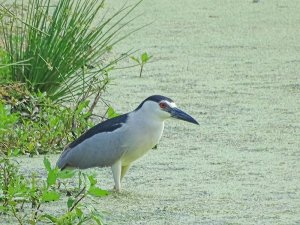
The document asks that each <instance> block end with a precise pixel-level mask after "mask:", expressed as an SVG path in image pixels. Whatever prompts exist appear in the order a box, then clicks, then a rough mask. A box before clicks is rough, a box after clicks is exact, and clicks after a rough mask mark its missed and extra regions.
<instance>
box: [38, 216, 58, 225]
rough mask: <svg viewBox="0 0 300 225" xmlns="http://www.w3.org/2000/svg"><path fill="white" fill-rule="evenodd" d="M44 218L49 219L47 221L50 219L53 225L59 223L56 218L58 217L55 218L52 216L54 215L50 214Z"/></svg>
mask: <svg viewBox="0 0 300 225" xmlns="http://www.w3.org/2000/svg"><path fill="white" fill-rule="evenodd" d="M41 217H42V218H47V219H49V220H50V221H51V222H52V223H55V224H56V223H57V221H58V219H57V218H56V217H54V216H52V215H50V214H43V215H42V216H41Z"/></svg>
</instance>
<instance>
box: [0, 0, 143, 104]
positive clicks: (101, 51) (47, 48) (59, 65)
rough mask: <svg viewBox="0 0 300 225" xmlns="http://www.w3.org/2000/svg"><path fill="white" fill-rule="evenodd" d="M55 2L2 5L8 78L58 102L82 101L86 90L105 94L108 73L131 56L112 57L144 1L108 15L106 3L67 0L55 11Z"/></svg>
mask: <svg viewBox="0 0 300 225" xmlns="http://www.w3.org/2000/svg"><path fill="white" fill-rule="evenodd" d="M50 2H51V1H50V0H31V1H30V4H28V5H27V6H26V5H24V4H21V5H18V4H17V1H16V2H15V3H14V4H13V5H12V6H11V7H6V6H4V5H2V4H1V5H0V6H1V7H0V10H1V11H0V12H1V15H2V17H1V27H0V28H1V30H2V32H3V35H2V37H1V38H2V42H3V47H4V50H1V52H0V54H2V55H3V54H4V55H5V54H6V56H5V61H4V62H2V63H6V64H8V65H10V66H9V68H7V67H5V70H6V72H8V71H9V74H6V76H7V75H9V77H8V78H9V79H11V80H12V81H18V82H21V83H25V84H26V85H27V88H28V89H29V90H31V91H33V92H38V91H40V92H42V93H43V92H46V93H47V96H48V97H49V98H51V99H52V100H54V101H78V100H80V99H82V96H84V95H85V93H86V92H91V94H94V93H97V92H98V91H99V90H104V88H105V86H106V85H107V83H108V72H109V71H110V70H112V69H113V68H114V66H115V64H116V63H117V62H118V61H120V60H122V59H124V58H126V57H128V55H129V53H130V52H126V53H124V54H120V55H118V56H116V57H113V58H112V57H111V55H110V52H111V50H112V48H113V47H114V46H115V45H116V44H117V43H118V42H119V41H121V40H122V39H124V38H126V37H127V36H128V35H129V34H130V33H131V32H128V33H127V34H125V35H120V34H119V33H120V31H121V30H122V29H123V28H124V27H125V26H126V25H128V23H130V22H131V21H132V20H133V19H134V18H133V19H132V18H131V19H129V18H128V16H129V15H130V13H131V12H132V11H133V10H134V9H135V8H136V7H137V5H138V4H139V3H140V2H138V3H137V4H135V5H133V6H126V5H124V6H123V7H121V8H120V9H119V10H117V11H116V12H115V13H113V14H112V15H109V16H107V15H106V14H107V13H106V11H105V10H104V1H100V2H99V1H97V0H92V1H90V0H80V1H73V0H66V1H59V2H58V5H57V6H55V7H54V8H53V6H52V5H51V4H50ZM96 18H102V19H101V20H99V19H98V20H97V21H96ZM94 24H95V25H94ZM132 32H133V31H132ZM20 62H27V63H23V64H20ZM0 68H1V66H0ZM7 70H8V71H7ZM0 74H3V72H0Z"/></svg>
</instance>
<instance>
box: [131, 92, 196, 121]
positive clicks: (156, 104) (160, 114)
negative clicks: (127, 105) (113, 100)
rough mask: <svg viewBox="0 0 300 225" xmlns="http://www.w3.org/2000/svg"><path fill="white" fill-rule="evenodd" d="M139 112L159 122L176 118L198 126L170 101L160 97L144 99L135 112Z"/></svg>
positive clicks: (154, 96)
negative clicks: (159, 120) (157, 119)
mask: <svg viewBox="0 0 300 225" xmlns="http://www.w3.org/2000/svg"><path fill="white" fill-rule="evenodd" d="M140 110H141V111H143V113H145V115H146V114H147V115H148V116H150V115H151V116H154V117H157V118H159V119H161V120H165V119H168V118H176V119H180V120H184V121H187V122H190V123H194V124H199V123H198V122H197V121H196V120H195V119H194V118H193V117H191V116H190V115H189V114H187V113H186V112H184V111H182V110H181V109H179V108H178V107H177V106H176V104H175V102H174V101H173V100H172V99H170V98H168V97H165V96H161V95H153V96H150V97H148V98H147V99H145V100H144V101H143V102H142V103H141V104H140V105H139V106H138V107H137V108H136V110H135V111H140Z"/></svg>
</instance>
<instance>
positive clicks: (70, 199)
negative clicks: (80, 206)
mask: <svg viewBox="0 0 300 225" xmlns="http://www.w3.org/2000/svg"><path fill="white" fill-rule="evenodd" d="M74 201H75V200H74V199H73V198H68V201H67V206H68V209H70V208H71V207H72V206H73V203H74Z"/></svg>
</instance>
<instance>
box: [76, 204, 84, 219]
mask: <svg viewBox="0 0 300 225" xmlns="http://www.w3.org/2000/svg"><path fill="white" fill-rule="evenodd" d="M75 211H76V215H77V217H79V218H81V217H82V215H83V212H82V210H81V209H80V208H78V207H76V208H75Z"/></svg>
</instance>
